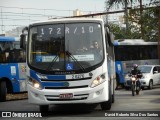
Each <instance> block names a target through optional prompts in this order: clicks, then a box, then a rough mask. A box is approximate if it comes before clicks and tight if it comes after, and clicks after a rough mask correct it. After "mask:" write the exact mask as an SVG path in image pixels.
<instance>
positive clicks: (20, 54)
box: [0, 36, 26, 102]
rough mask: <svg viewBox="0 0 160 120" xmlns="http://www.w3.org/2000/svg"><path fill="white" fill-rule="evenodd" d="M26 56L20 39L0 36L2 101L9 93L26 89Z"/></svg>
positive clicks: (0, 93)
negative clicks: (21, 47)
mask: <svg viewBox="0 0 160 120" xmlns="http://www.w3.org/2000/svg"><path fill="white" fill-rule="evenodd" d="M25 56H26V55H25V50H23V49H20V41H19V39H16V38H14V37H4V36H0V102H4V101H6V95H7V93H18V92H25V91H26V83H25V80H26V75H25Z"/></svg>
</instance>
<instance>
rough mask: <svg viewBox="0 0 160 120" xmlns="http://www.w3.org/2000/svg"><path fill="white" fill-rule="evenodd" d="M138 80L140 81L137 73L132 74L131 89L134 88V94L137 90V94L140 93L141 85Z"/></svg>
mask: <svg viewBox="0 0 160 120" xmlns="http://www.w3.org/2000/svg"><path fill="white" fill-rule="evenodd" d="M137 81H138V78H137V75H131V90H132V96H134V95H135V92H136V94H137V95H138V94H139V91H140V87H139V85H138V82H137Z"/></svg>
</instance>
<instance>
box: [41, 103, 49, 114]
mask: <svg viewBox="0 0 160 120" xmlns="http://www.w3.org/2000/svg"><path fill="white" fill-rule="evenodd" d="M39 110H40V112H41V113H47V112H48V111H49V105H40V106H39Z"/></svg>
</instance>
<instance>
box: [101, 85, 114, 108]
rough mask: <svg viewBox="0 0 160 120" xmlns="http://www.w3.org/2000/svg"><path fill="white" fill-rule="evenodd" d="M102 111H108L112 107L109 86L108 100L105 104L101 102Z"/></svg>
mask: <svg viewBox="0 0 160 120" xmlns="http://www.w3.org/2000/svg"><path fill="white" fill-rule="evenodd" d="M100 105H101V109H102V110H110V109H111V106H112V93H111V87H110V86H109V100H108V101H106V102H102V103H101V104H100Z"/></svg>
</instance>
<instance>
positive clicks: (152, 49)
mask: <svg viewBox="0 0 160 120" xmlns="http://www.w3.org/2000/svg"><path fill="white" fill-rule="evenodd" d="M157 47H158V42H145V41H144V40H142V39H119V40H115V41H114V49H115V67H116V79H117V82H118V83H119V84H121V85H122V86H123V87H125V88H126V89H128V87H127V86H126V84H127V83H126V82H127V79H128V72H130V71H131V69H132V68H133V64H138V65H158V64H159V59H158V49H157Z"/></svg>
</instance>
